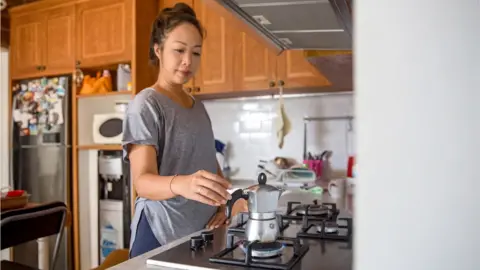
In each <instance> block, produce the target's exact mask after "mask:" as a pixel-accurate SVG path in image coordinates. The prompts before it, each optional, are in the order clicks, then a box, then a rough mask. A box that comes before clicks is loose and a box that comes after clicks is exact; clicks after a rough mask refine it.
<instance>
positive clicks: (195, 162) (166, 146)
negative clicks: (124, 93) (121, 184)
mask: <svg viewBox="0 0 480 270" xmlns="http://www.w3.org/2000/svg"><path fill="white" fill-rule="evenodd" d="M122 144H123V158H124V161H126V162H128V156H127V151H126V150H127V145H128V144H144V145H152V146H154V147H155V149H156V150H157V165H158V171H159V174H160V175H162V176H168V175H172V176H173V175H175V174H179V175H189V174H193V173H195V172H197V171H198V170H206V171H209V172H212V173H217V161H216V155H215V139H214V136H213V131H212V125H211V122H210V118H209V116H208V114H207V111H206V110H205V107H204V106H203V104H202V103H201V102H200V101H198V100H194V105H193V107H192V108H189V109H187V108H184V107H182V106H180V105H179V104H177V103H175V102H174V101H172V100H171V99H170V98H168V97H167V96H165V95H163V94H161V93H159V92H157V91H155V89H153V88H146V89H144V90H143V91H141V92H140V93H138V94H137V95H136V96H135V98H134V99H133V100H132V101H131V102H130V104H129V105H128V109H127V112H126V115H125V120H124V123H123V143H122ZM132 181H133V180H132ZM132 184H133V182H132ZM216 210H217V208H216V207H212V206H209V205H206V204H203V203H200V202H197V201H193V200H188V199H186V198H184V197H181V196H176V197H174V198H171V199H169V200H165V201H152V200H148V199H145V198H140V197H138V198H137V199H136V202H135V214H134V217H133V220H132V224H131V240H130V248H131V247H132V243H133V242H134V241H135V235H136V232H137V225H138V222H139V220H140V215H141V212H142V211H144V213H145V216H146V218H147V220H148V223H149V224H150V227H151V228H152V231H153V234H154V235H155V237H156V238H157V240H158V242H159V243H160V244H161V245H165V244H166V243H168V242H171V241H173V240H175V239H178V238H181V237H183V236H186V235H189V234H191V233H193V232H195V231H198V230H201V229H204V228H205V226H206V224H207V223H208V221H209V219H210V218H211V217H212V216H213V214H215V211H216Z"/></svg>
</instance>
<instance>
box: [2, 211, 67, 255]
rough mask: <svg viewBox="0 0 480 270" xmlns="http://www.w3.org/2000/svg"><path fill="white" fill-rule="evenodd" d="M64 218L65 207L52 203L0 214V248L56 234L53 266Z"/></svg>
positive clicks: (65, 213) (65, 214)
mask: <svg viewBox="0 0 480 270" xmlns="http://www.w3.org/2000/svg"><path fill="white" fill-rule="evenodd" d="M66 216H67V206H66V205H65V204H64V203H63V202H52V203H48V204H42V205H39V206H34V207H29V208H22V209H16V210H9V211H6V212H3V213H1V214H0V217H1V218H0V227H1V234H2V237H1V248H2V249H5V248H10V247H14V246H17V245H20V244H23V243H26V242H29V241H33V240H36V239H38V238H42V237H47V236H50V235H55V234H57V239H56V243H55V250H54V253H53V256H52V257H53V261H52V264H54V263H55V259H56V255H57V253H58V247H59V244H60V241H61V238H62V235H63V228H64V226H65V219H66Z"/></svg>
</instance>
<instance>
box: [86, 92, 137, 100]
mask: <svg viewBox="0 0 480 270" xmlns="http://www.w3.org/2000/svg"><path fill="white" fill-rule="evenodd" d="M132 93H133V92H132V91H112V92H107V93H94V94H77V98H88V97H103V96H126V95H130V96H131V95H132Z"/></svg>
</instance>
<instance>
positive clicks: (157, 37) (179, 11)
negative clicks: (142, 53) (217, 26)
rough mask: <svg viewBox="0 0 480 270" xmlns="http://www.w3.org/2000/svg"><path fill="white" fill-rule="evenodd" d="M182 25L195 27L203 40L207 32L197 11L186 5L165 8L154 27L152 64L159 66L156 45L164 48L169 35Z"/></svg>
mask: <svg viewBox="0 0 480 270" xmlns="http://www.w3.org/2000/svg"><path fill="white" fill-rule="evenodd" d="M182 23H190V24H192V25H193V26H195V27H196V28H197V30H198V32H199V33H200V35H201V36H202V39H203V37H204V35H205V30H204V29H203V26H202V24H201V23H200V21H199V20H198V19H197V15H196V14H195V11H194V10H193V9H192V8H191V7H190V6H189V5H187V4H185V3H177V4H175V6H174V7H173V8H164V9H163V10H162V12H160V14H159V15H158V16H157V18H156V19H155V21H154V22H153V25H152V34H151V37H150V52H149V59H150V62H151V64H153V65H154V66H158V58H157V55H156V54H155V44H158V46H159V47H160V48H162V47H163V42H165V38H166V37H167V35H168V34H169V33H170V32H171V31H172V30H173V29H175V27H177V26H179V25H180V24H182Z"/></svg>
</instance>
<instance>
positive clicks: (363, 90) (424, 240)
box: [354, 0, 480, 270]
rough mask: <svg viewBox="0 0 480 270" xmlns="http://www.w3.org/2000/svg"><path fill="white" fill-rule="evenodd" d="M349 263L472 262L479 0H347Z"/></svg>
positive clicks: (418, 268) (479, 99)
mask: <svg viewBox="0 0 480 270" xmlns="http://www.w3.org/2000/svg"><path fill="white" fill-rule="evenodd" d="M355 8H356V10H355V17H354V19H355V29H356V34H355V41H354V44H355V49H354V50H355V61H354V63H355V71H356V72H355V78H354V79H355V106H356V107H355V111H356V115H357V127H358V128H357V139H358V140H357V153H358V166H359V167H358V172H359V177H358V181H357V186H356V198H355V199H356V202H355V206H356V208H355V209H356V210H355V211H356V212H355V216H356V218H355V220H354V223H355V224H354V226H355V233H354V236H355V240H354V250H355V256H354V260H355V262H354V269H355V270H385V269H388V270H405V269H408V270H425V269H432V270H433V269H435V270H453V269H458V270H478V269H480V256H479V252H478V243H479V242H480V233H479V231H478V228H480V200H479V195H478V194H479V191H480V184H479V183H480V179H479V177H478V167H479V166H478V164H479V153H480V143H479V138H480V136H479V135H480V132H479V131H480V125H479V123H480V122H479V116H480V106H479V105H480V53H479V48H480V27H479V25H480V2H479V1H478V0H463V1H451V0H435V1H433V0H430V1H418V0H402V1H378V0H362V1H357V2H356V4H355Z"/></svg>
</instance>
